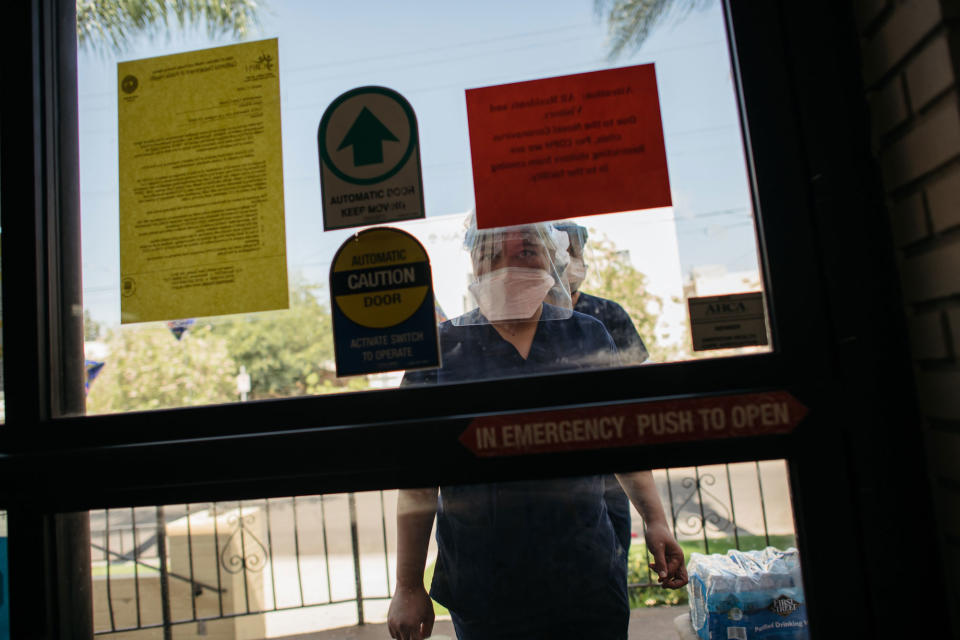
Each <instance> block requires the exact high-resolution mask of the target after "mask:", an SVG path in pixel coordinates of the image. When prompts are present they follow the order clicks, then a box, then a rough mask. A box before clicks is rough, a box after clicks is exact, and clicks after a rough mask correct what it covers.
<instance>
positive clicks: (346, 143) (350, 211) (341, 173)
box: [317, 87, 425, 231]
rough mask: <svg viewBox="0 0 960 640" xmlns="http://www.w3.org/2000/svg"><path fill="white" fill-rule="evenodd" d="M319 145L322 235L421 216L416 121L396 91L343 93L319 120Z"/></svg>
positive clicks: (369, 89) (363, 89) (376, 89)
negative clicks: (332, 231) (333, 230)
mask: <svg viewBox="0 0 960 640" xmlns="http://www.w3.org/2000/svg"><path fill="white" fill-rule="evenodd" d="M317 147H318V149H319V152H320V188H321V191H322V192H323V194H322V195H323V228H324V230H325V231H329V230H331V229H344V228H347V227H358V226H363V225H368V224H379V223H383V222H395V221H398V220H412V219H414V218H423V217H425V214H424V208H423V178H422V175H421V172H420V139H419V134H418V132H417V119H416V116H414V113H413V108H412V107H411V106H410V103H409V102H407V101H406V99H405V98H404V97H403V96H401V95H400V94H399V93H397V92H396V91H393V90H392V89H387V88H385V87H360V88H358V89H353V90H351V91H348V92H346V93H344V94H343V95H341V96H340V97H339V98H337V99H336V100H334V101H333V103H332V104H331V105H330V106H329V107H327V110H326V111H325V112H324V114H323V118H322V119H321V120H320V128H319V130H318V132H317Z"/></svg>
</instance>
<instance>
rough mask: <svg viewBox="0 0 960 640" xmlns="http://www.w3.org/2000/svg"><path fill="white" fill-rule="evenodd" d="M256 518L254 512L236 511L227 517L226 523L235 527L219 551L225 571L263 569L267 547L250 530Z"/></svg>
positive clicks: (256, 570)
mask: <svg viewBox="0 0 960 640" xmlns="http://www.w3.org/2000/svg"><path fill="white" fill-rule="evenodd" d="M256 520H257V515H256V514H255V513H251V514H248V515H243V514H240V513H238V514H236V515H231V516H230V517H229V518H227V524H229V525H230V526H233V527H236V529H235V530H234V532H233V533H231V534H230V537H229V538H227V542H226V543H225V544H224V545H223V551H221V552H220V566H222V567H223V570H224V571H226V572H227V573H230V574H234V575H235V574H238V573H240V572H241V571H252V572H254V573H256V572H259V571H263V567H264V565H265V564H266V560H267V547H266V546H265V545H264V544H263V542H261V541H260V538H258V537H257V536H256V535H255V534H254V533H253V531H251V530H250V527H251V526H253V524H254V523H255V522H256Z"/></svg>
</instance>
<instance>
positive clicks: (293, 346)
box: [214, 282, 367, 400]
mask: <svg viewBox="0 0 960 640" xmlns="http://www.w3.org/2000/svg"><path fill="white" fill-rule="evenodd" d="M318 289H319V287H317V286H316V285H310V284H307V283H302V282H301V283H295V284H294V285H293V286H292V287H291V291H290V308H289V309H286V310H282V311H267V312H264V313H256V314H251V315H248V316H235V317H228V318H223V319H222V320H219V321H217V322H216V324H215V325H214V330H215V332H216V334H217V335H219V336H222V337H223V338H224V339H225V340H226V343H227V346H228V349H229V352H230V355H231V356H232V357H233V359H234V361H235V362H236V363H237V367H238V368H239V366H240V365H243V366H244V367H246V369H247V373H248V374H249V375H250V395H249V398H250V399H251V400H255V399H259V398H276V397H286V396H297V395H305V394H319V393H331V392H336V391H346V390H352V389H363V388H366V386H367V385H366V378H365V377H359V378H350V379H338V378H337V377H336V366H335V363H334V354H333V326H332V321H331V318H330V311H329V310H328V309H327V307H326V306H325V305H324V304H322V303H321V301H320V298H319V296H318V295H317V293H316V291H317V290H318Z"/></svg>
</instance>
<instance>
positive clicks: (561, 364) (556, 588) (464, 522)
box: [403, 304, 629, 624]
mask: <svg viewBox="0 0 960 640" xmlns="http://www.w3.org/2000/svg"><path fill="white" fill-rule="evenodd" d="M566 313H569V312H563V311H561V310H559V309H557V308H556V307H552V306H550V305H547V304H544V307H543V314H542V316H541V322H540V324H539V325H538V326H537V332H536V334H535V335H534V339H533V343H532V345H531V348H530V354H529V356H528V357H527V359H526V360H524V359H523V358H522V357H520V354H519V353H518V352H517V350H516V349H515V348H514V347H513V345H511V344H510V343H508V342H507V341H505V340H504V339H503V338H501V337H500V334H498V333H497V332H496V330H495V329H494V328H493V327H492V326H490V325H489V324H461V326H456V325H454V324H453V322H451V321H447V322H444V323H442V324H441V325H440V348H441V353H442V358H443V359H442V363H443V366H442V367H441V368H440V369H433V370H428V371H412V372H409V373H407V374H406V375H405V376H404V380H403V384H430V383H438V382H439V383H444V382H461V381H467V380H482V379H487V378H501V377H505V376H516V375H530V374H541V373H548V372H559V371H572V370H577V369H588V368H594V367H597V366H617V365H618V364H619V359H618V356H617V352H616V347H615V346H614V344H613V340H612V339H611V338H610V335H609V334H608V333H607V331H606V330H605V329H604V327H603V325H602V324H601V323H600V322H599V321H597V320H595V319H593V318H590V317H588V316H585V315H583V314H580V313H576V312H574V313H573V315H572V316H571V317H570V318H567V319H555V318H562V317H563V316H564V315H565V314H566ZM480 318H482V316H480V315H479V311H473V312H470V313H469V314H467V316H466V317H465V318H464V321H465V322H466V323H469V322H471V321H473V322H476V321H477V320H478V319H480ZM603 492H604V485H603V477H602V476H587V477H582V478H572V479H554V480H539V481H524V482H510V483H489V484H482V485H465V486H449V487H441V488H440V497H439V500H438V505H437V544H438V557H437V565H436V569H435V571H434V576H433V584H432V586H431V589H430V595H431V596H432V597H433V598H434V599H435V600H436V601H437V602H439V603H441V604H442V605H444V606H446V607H447V608H448V609H450V610H451V611H454V612H456V613H457V614H458V615H459V616H461V617H464V618H468V619H472V620H484V621H486V622H488V623H491V624H493V623H496V624H509V623H510V621H511V620H521V619H527V620H530V619H533V620H537V619H541V618H539V617H540V616H543V618H542V619H547V618H549V617H550V616H554V617H556V616H561V617H562V616H567V615H573V614H574V612H576V611H583V609H582V607H588V608H593V610H594V611H595V612H597V613H601V612H610V613H609V616H610V617H613V618H617V617H620V616H621V614H623V612H627V614H628V613H629V606H628V604H627V594H626V576H625V575H624V571H623V558H622V556H621V554H622V550H620V548H619V545H618V544H617V542H616V538H615V535H614V531H613V527H612V525H611V522H610V518H609V517H608V515H607V508H606V504H605V502H604V500H603Z"/></svg>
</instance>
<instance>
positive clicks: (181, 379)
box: [87, 323, 237, 413]
mask: <svg viewBox="0 0 960 640" xmlns="http://www.w3.org/2000/svg"><path fill="white" fill-rule="evenodd" d="M105 341H106V343H107V347H108V348H109V355H108V356H107V358H106V364H105V365H104V367H103V371H102V372H101V373H100V375H99V376H97V379H96V380H95V381H94V382H93V384H92V385H90V391H89V393H88V395H87V412H88V413H115V412H121V411H142V410H148V409H160V408H165V407H182V406H187V405H200V404H216V403H221V402H232V401H235V400H236V399H237V392H236V387H237V384H236V380H235V376H236V369H237V368H236V365H235V364H234V362H233V359H232V358H231V357H230V354H229V353H228V352H227V342H226V340H224V339H223V338H222V337H221V336H218V335H216V334H215V333H214V332H213V330H212V328H211V327H210V326H209V325H201V326H194V327H192V328H191V329H190V330H189V331H187V332H186V333H185V334H184V335H183V338H181V339H180V340H177V339H176V338H175V337H173V334H172V333H170V330H169V329H167V327H166V325H164V324H162V323H158V324H148V325H138V326H132V327H117V328H115V329H112V330H109V331H108V332H107V335H106V340H105Z"/></svg>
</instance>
